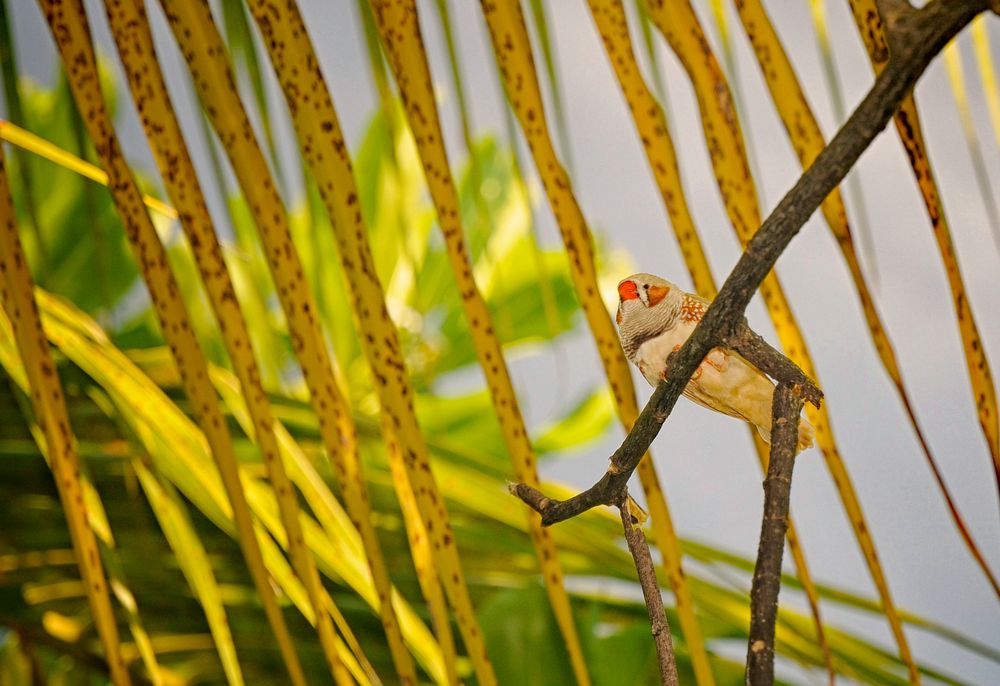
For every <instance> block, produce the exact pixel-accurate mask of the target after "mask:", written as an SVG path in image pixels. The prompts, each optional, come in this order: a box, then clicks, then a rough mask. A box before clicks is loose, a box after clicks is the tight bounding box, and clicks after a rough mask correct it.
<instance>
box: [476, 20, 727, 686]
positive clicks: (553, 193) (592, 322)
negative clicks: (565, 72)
mask: <svg viewBox="0 0 1000 686" xmlns="http://www.w3.org/2000/svg"><path fill="white" fill-rule="evenodd" d="M482 7H483V13H484V14H485V16H486V22H487V24H488V25H489V30H490V38H491V39H492V43H493V51H494V53H495V54H496V57H497V62H498V64H499V66H500V74H501V76H502V78H503V81H504V86H505V88H506V91H507V97H508V99H509V101H510V104H511V106H512V108H513V109H514V113H515V115H516V116H517V119H518V122H519V123H520V125H521V129H522V131H523V132H524V135H525V138H526V139H527V141H528V145H529V147H530V148H531V154H532V156H533V157H534V160H535V166H536V167H537V168H538V172H539V175H540V176H541V178H542V183H543V185H544V186H545V192H546V194H547V195H548V198H549V203H550V205H551V206H552V211H553V214H554V215H555V218H556V222H557V223H558V225H559V231H560V233H561V235H562V240H563V244H564V245H565V246H566V252H567V253H568V255H569V259H570V274H571V275H572V277H573V285H574V287H575V289H576V293H577V295H578V297H579V298H580V303H581V305H582V306H583V311H584V314H585V315H586V317H587V323H588V325H589V326H590V330H591V333H592V334H593V336H594V339H595V341H596V343H597V350H598V353H599V355H600V358H601V364H602V365H603V367H604V372H605V374H606V375H607V377H608V382H609V383H610V385H611V392H612V394H613V395H614V398H615V404H616V407H617V410H618V417H619V419H620V420H621V422H622V424H623V425H624V426H625V428H626V429H629V428H631V426H632V424H633V423H634V422H635V420H636V417H638V416H639V408H638V405H637V403H636V399H635V388H634V386H633V385H632V376H631V374H630V372H629V367H628V362H627V361H626V360H625V356H624V354H623V353H622V350H621V344H620V343H619V342H618V334H617V332H616V331H615V329H614V324H612V323H611V318H610V317H609V316H608V311H607V310H606V309H605V306H604V302H603V301H602V299H601V296H600V292H599V290H598V285H597V269H596V267H595V264H594V249H593V245H592V244H591V240H592V238H591V235H590V230H589V229H588V227H587V222H586V219H585V218H584V216H583V212H582V211H581V209H580V206H579V204H578V203H577V201H576V197H575V196H574V194H573V189H572V185H571V184H570V180H569V176H568V175H567V174H566V170H565V169H564V168H563V166H562V164H561V163H560V161H559V159H558V157H557V155H556V152H555V148H554V147H553V145H552V138H551V136H550V135H549V131H548V125H547V123H546V120H545V110H544V107H543V104H542V97H541V91H540V90H539V86H538V77H537V75H536V73H535V67H534V59H533V57H532V53H531V44H530V42H529V40H528V33H527V30H526V28H525V25H524V16H523V14H522V13H521V7H520V4H519V3H517V2H484V3H483V4H482ZM638 471H639V479H640V481H641V483H642V487H643V491H644V493H645V495H646V500H647V503H648V504H649V509H650V514H651V516H652V520H653V531H654V533H655V535H656V541H657V544H658V545H659V547H660V550H661V552H662V553H663V561H664V569H665V571H666V574H667V580H668V582H669V584H670V587H671V589H672V590H673V591H674V595H675V598H676V605H677V614H678V617H679V620H680V625H681V630H682V631H683V634H684V639H685V642H686V644H687V648H688V650H689V651H690V653H691V660H692V663H693V665H694V668H695V673H696V676H697V678H698V683H699V684H709V683H712V682H713V679H712V671H711V667H710V666H709V664H708V656H707V654H706V652H705V643H704V639H703V638H702V633H701V628H700V626H699V624H698V620H697V618H696V617H695V611H694V600H693V598H692V596H691V591H690V589H689V587H688V584H687V582H686V580H685V578H684V572H683V570H682V568H681V557H682V553H681V548H680V543H679V542H678V540H677V534H676V532H675V531H674V527H673V521H672V520H671V517H670V511H669V509H668V508H667V502H666V498H665V496H664V493H663V489H662V488H661V487H660V483H659V477H658V476H657V474H656V469H655V467H654V466H653V461H652V459H651V457H650V456H649V455H648V454H647V455H646V456H645V457H644V458H643V460H642V462H640V463H639V469H638Z"/></svg>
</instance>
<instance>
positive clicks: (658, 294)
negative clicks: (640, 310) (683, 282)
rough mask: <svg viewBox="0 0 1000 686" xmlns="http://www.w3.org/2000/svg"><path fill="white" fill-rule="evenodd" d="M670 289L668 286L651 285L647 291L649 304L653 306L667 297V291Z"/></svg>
mask: <svg viewBox="0 0 1000 686" xmlns="http://www.w3.org/2000/svg"><path fill="white" fill-rule="evenodd" d="M669 292H670V289H669V288H667V287H666V286H650V287H649V290H648V291H646V298H647V300H648V301H649V306H650V307H653V306H654V305H656V304H657V303H659V302H660V301H661V300H663V299H664V298H666V297H667V293H669Z"/></svg>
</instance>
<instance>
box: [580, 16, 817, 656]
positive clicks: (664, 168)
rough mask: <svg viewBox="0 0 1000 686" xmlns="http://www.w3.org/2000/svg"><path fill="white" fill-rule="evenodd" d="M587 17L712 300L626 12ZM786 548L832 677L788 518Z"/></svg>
mask: <svg viewBox="0 0 1000 686" xmlns="http://www.w3.org/2000/svg"><path fill="white" fill-rule="evenodd" d="M589 4H590V10H591V15H592V16H593V18H594V22H595V24H596V25H597V29H598V32H599V33H600V34H601V39H602V41H603V42H604V47H605V50H606V51H607V53H608V61H609V62H610V63H611V66H612V67H613V68H614V71H615V76H616V77H617V78H618V84H619V86H620V87H621V90H622V93H623V94H624V95H625V99H626V101H627V102H628V106H629V110H630V111H631V113H632V120H633V122H634V123H635V126H636V129H637V131H638V133H639V138H640V139H641V140H642V144H643V150H644V151H645V153H646V159H647V160H648V161H649V166H650V169H651V170H652V171H653V177H654V179H655V180H656V185H657V187H658V188H659V189H660V196H661V198H662V200H663V204H664V205H665V206H666V209H667V214H668V216H669V217H670V223H671V225H672V226H673V229H674V234H675V236H676V237H677V242H678V244H679V245H680V248H681V255H682V256H683V258H684V263H685V264H686V265H687V268H688V272H689V273H690V274H691V279H692V281H693V282H694V284H695V289H696V290H697V291H698V293H699V294H700V295H702V296H704V297H706V298H709V299H711V298H714V297H715V294H716V292H717V288H716V285H715V280H714V279H713V278H712V272H711V269H710V268H709V265H708V260H707V259H706V258H705V253H704V250H703V249H702V245H701V240H700V238H699V237H698V231H697V229H696V228H695V225H694V220H693V218H692V217H691V213H690V212H689V210H688V206H687V201H686V199H685V193H684V187H683V185H682V183H681V175H680V168H679V167H678V164H677V156H676V154H675V152H674V144H673V140H672V139H671V136H670V129H669V126H668V124H667V120H666V116H665V115H664V112H663V109H662V108H661V107H660V104H659V103H658V102H657V101H656V99H655V98H654V97H653V94H652V92H651V91H650V90H649V87H648V86H647V85H646V81H645V79H644V78H643V76H642V73H641V71H640V70H639V65H638V63H637V62H636V59H635V53H634V51H633V49H632V41H631V39H630V37H629V31H628V24H627V21H626V18H625V9H624V6H623V5H622V3H621V0H589ZM748 429H749V432H750V436H751V438H752V439H753V443H754V448H755V449H756V450H757V457H758V459H759V461H760V464H761V467H762V468H763V470H764V472H765V473H766V472H767V464H768V457H769V450H770V449H769V447H768V446H767V444H765V443H763V441H761V440H760V436H759V434H758V433H757V431H756V430H754V429H753V428H752V427H748ZM788 547H789V549H790V550H791V553H792V557H793V558H794V560H795V566H796V569H797V570H798V572H799V574H798V576H799V580H800V581H801V582H802V588H803V590H804V591H805V593H806V597H807V598H808V600H809V606H810V609H811V611H812V614H813V618H814V621H815V624H816V636H817V638H818V640H819V642H820V645H821V646H822V648H823V652H824V655H825V657H826V659H827V666H828V670H830V671H831V673H832V664H831V657H830V648H829V645H828V643H827V640H826V635H825V632H824V631H823V623H822V620H821V619H820V613H819V592H818V591H817V590H816V587H815V585H814V584H813V582H812V575H811V574H810V573H809V568H808V566H807V563H806V559H805V551H803V550H802V546H801V545H800V543H799V537H798V534H797V532H796V529H795V525H794V523H793V522H792V520H791V518H789V524H788Z"/></svg>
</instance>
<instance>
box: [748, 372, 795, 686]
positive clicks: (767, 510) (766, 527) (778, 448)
mask: <svg viewBox="0 0 1000 686" xmlns="http://www.w3.org/2000/svg"><path fill="white" fill-rule="evenodd" d="M800 388H801V387H800V386H795V385H793V384H790V383H779V384H778V388H777V389H776V390H775V392H774V404H773V409H772V416H773V420H772V425H771V460H770V463H769V464H768V467H767V477H766V478H765V479H764V515H763V518H762V520H761V524H760V543H759V544H758V547H757V565H756V567H754V571H753V584H752V586H751V589H750V640H749V641H748V643H747V663H746V683H748V684H752V686H770V684H773V683H774V624H775V620H776V619H777V615H778V592H779V591H780V590H781V557H782V554H783V553H784V547H785V532H786V531H787V530H788V501H789V499H790V497H791V491H792V469H793V468H794V466H795V445H796V443H797V442H798V439H799V413H800V412H801V411H802V403H803V400H802V397H801V395H800Z"/></svg>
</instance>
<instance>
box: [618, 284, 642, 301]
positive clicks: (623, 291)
mask: <svg viewBox="0 0 1000 686" xmlns="http://www.w3.org/2000/svg"><path fill="white" fill-rule="evenodd" d="M618 297H619V298H621V299H622V301H625V300H634V299H636V298H638V297H639V289H638V288H637V287H636V285H635V281H632V280H631V279H626V280H625V281H622V282H621V283H620V284H618Z"/></svg>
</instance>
